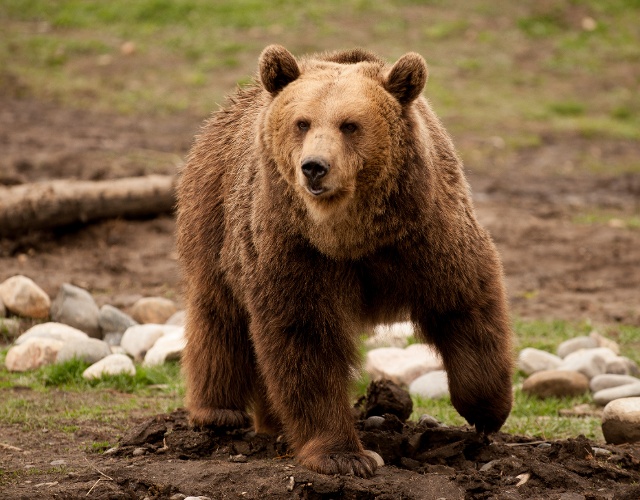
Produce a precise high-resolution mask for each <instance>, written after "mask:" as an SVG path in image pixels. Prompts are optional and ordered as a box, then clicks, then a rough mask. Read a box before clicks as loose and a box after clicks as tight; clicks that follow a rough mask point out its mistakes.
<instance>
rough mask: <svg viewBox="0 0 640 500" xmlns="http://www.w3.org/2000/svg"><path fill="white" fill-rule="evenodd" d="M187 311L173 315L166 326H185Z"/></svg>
mask: <svg viewBox="0 0 640 500" xmlns="http://www.w3.org/2000/svg"><path fill="white" fill-rule="evenodd" d="M186 313H187V312H186V311H185V310H181V311H178V312H176V313H174V314H172V315H171V317H170V318H169V319H168V320H167V322H166V323H165V325H175V326H184V323H185V316H186Z"/></svg>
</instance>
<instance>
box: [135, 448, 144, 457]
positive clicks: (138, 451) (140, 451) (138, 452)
mask: <svg viewBox="0 0 640 500" xmlns="http://www.w3.org/2000/svg"><path fill="white" fill-rule="evenodd" d="M146 453H147V450H145V449H144V448H136V449H135V450H133V451H132V452H131V454H132V455H133V456H134V457H140V456H142V455H145V454H146Z"/></svg>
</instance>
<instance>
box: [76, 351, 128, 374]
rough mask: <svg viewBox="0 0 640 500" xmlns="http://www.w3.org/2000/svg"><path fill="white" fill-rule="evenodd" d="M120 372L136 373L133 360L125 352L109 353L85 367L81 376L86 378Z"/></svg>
mask: <svg viewBox="0 0 640 500" xmlns="http://www.w3.org/2000/svg"><path fill="white" fill-rule="evenodd" d="M120 373H128V374H129V375H135V374H136V367H135V366H134V365H133V361H131V359H130V358H129V356H126V355H125V354H109V356H107V357H106V358H102V359H101V360H100V361H98V362H97V363H94V364H92V365H91V366H90V367H89V368H87V369H86V370H85V371H84V372H83V373H82V376H83V377H84V378H86V379H92V378H100V377H101V376H102V375H118V374H120Z"/></svg>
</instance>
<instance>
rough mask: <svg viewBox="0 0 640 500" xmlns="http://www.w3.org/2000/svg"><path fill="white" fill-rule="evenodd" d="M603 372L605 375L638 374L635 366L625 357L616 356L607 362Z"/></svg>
mask: <svg viewBox="0 0 640 500" xmlns="http://www.w3.org/2000/svg"><path fill="white" fill-rule="evenodd" d="M605 370H606V373H611V374H616V375H636V374H637V373H638V367H637V365H636V364H635V363H634V362H633V361H632V360H630V359H629V358H627V357H625V356H618V357H617V358H614V359H611V360H609V361H607V366H606V367H605Z"/></svg>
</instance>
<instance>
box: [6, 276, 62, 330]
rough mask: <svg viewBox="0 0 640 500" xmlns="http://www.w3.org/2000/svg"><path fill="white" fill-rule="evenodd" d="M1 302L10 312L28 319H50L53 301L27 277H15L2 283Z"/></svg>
mask: <svg viewBox="0 0 640 500" xmlns="http://www.w3.org/2000/svg"><path fill="white" fill-rule="evenodd" d="M0 301H2V302H3V304H4V306H5V307H6V309H7V310H8V311H11V312H12V313H15V314H17V315H18V316H24V317H26V318H36V319H43V318H47V317H49V309H50V308H51V299H49V296H48V295H47V294H46V293H45V291H44V290H43V289H42V288H40V287H39V286H38V285H36V284H35V283H34V281H33V280H32V279H30V278H27V277H26V276H21V275H18V276H13V277H11V278H9V279H7V280H5V281H3V282H2V283H0Z"/></svg>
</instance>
